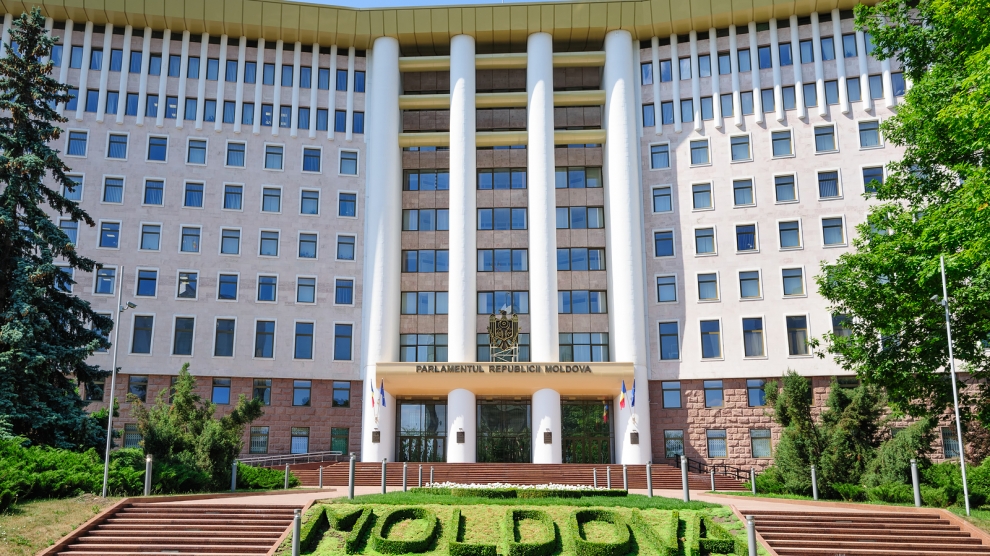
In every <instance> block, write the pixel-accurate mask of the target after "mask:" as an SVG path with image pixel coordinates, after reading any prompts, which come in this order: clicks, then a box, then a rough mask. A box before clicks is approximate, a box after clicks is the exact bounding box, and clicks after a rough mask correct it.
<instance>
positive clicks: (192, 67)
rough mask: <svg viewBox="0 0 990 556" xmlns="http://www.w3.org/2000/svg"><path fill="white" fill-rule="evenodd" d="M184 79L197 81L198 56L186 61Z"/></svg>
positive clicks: (190, 57)
mask: <svg viewBox="0 0 990 556" xmlns="http://www.w3.org/2000/svg"><path fill="white" fill-rule="evenodd" d="M186 78H188V79H199V56H189V57H188V58H187V59H186Z"/></svg>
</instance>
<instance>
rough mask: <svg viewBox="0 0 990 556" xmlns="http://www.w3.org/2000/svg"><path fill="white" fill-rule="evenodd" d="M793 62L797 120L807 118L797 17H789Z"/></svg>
mask: <svg viewBox="0 0 990 556" xmlns="http://www.w3.org/2000/svg"><path fill="white" fill-rule="evenodd" d="M795 55H797V58H796V59H795V60H794V104H795V105H797V111H798V118H801V119H804V118H807V117H808V107H807V106H805V105H804V76H803V73H802V71H801V39H800V35H798V17H797V16H796V15H792V16H791V57H792V58H793V57H794V56H795Z"/></svg>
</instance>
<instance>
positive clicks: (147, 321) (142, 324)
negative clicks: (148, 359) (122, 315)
mask: <svg viewBox="0 0 990 556" xmlns="http://www.w3.org/2000/svg"><path fill="white" fill-rule="evenodd" d="M154 324H155V317H152V316H149V315H138V316H135V317H134V332H133V336H132V338H131V353H143V354H150V353H151V337H152V333H153V331H154Z"/></svg>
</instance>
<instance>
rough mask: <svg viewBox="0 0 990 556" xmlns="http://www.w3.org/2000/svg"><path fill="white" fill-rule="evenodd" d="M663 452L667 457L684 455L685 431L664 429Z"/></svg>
mask: <svg viewBox="0 0 990 556" xmlns="http://www.w3.org/2000/svg"><path fill="white" fill-rule="evenodd" d="M663 454H664V457H666V458H679V457H681V456H683V455H684V431H683V430H665V431H663Z"/></svg>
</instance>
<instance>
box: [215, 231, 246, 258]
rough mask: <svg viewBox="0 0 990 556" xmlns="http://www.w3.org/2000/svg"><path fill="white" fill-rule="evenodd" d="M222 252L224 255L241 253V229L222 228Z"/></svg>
mask: <svg viewBox="0 0 990 556" xmlns="http://www.w3.org/2000/svg"><path fill="white" fill-rule="evenodd" d="M220 253H222V254H224V255H240V254H241V231H240V230H220Z"/></svg>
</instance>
